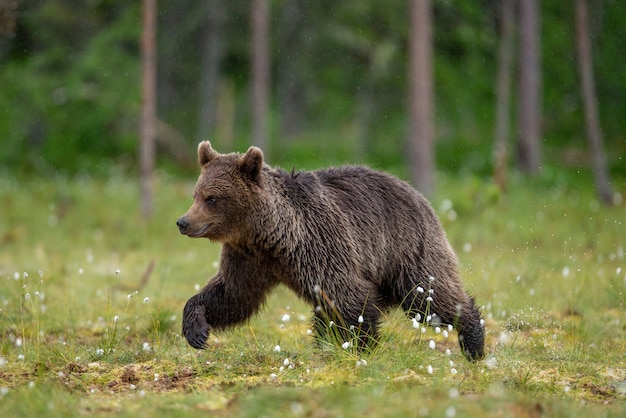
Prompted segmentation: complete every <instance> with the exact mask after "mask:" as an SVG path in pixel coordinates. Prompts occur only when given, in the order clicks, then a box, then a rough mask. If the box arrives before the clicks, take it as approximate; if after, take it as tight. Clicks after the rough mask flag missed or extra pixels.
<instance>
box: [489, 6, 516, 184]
mask: <svg viewBox="0 0 626 418" xmlns="http://www.w3.org/2000/svg"><path fill="white" fill-rule="evenodd" d="M514 14H515V0H501V2H500V20H499V23H500V27H499V29H500V30H499V32H500V40H499V46H498V77H497V84H496V131H495V140H494V152H493V158H494V161H493V177H494V180H495V182H496V184H497V185H498V187H499V188H500V191H502V192H503V191H504V190H505V189H506V166H507V159H508V151H507V149H508V146H507V144H508V142H509V126H510V123H509V118H510V102H511V78H512V67H513V65H512V64H513V38H514V32H513V25H514V20H513V17H514Z"/></svg>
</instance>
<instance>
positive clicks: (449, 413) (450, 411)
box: [446, 406, 456, 418]
mask: <svg viewBox="0 0 626 418" xmlns="http://www.w3.org/2000/svg"><path fill="white" fill-rule="evenodd" d="M454 416H456V408H455V407H453V406H449V407H448V409H446V418H452V417H454Z"/></svg>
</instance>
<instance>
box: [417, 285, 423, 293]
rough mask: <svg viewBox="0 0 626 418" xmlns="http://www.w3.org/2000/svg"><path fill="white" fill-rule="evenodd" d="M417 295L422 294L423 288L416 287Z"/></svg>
mask: <svg viewBox="0 0 626 418" xmlns="http://www.w3.org/2000/svg"><path fill="white" fill-rule="evenodd" d="M416 290H417V293H424V288H423V287H422V286H417V289H416Z"/></svg>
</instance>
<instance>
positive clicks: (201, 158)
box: [198, 141, 217, 167]
mask: <svg viewBox="0 0 626 418" xmlns="http://www.w3.org/2000/svg"><path fill="white" fill-rule="evenodd" d="M215 157H217V152H216V151H215V150H214V149H213V148H212V147H211V143H210V142H209V141H203V142H200V144H198V164H200V167H204V165H205V164H206V163H208V162H209V161H211V160H213V159H214V158H215Z"/></svg>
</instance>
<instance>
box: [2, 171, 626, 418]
mask: <svg viewBox="0 0 626 418" xmlns="http://www.w3.org/2000/svg"><path fill="white" fill-rule="evenodd" d="M570 180H571V179H570ZM572 181H576V179H573V180H572ZM533 183H534V184H527V183H525V182H524V181H522V180H520V179H516V178H513V179H512V180H511V187H510V190H509V193H508V194H507V195H505V196H503V195H500V194H499V193H498V192H497V191H496V190H495V189H494V188H493V187H492V186H491V185H490V184H489V183H487V182H484V181H480V180H476V179H460V178H456V177H454V178H449V177H446V176H443V175H440V177H439V191H438V194H437V195H436V196H435V197H434V198H433V205H434V207H435V208H436V209H437V211H438V212H439V214H440V216H441V218H442V222H443V223H444V226H445V228H446V230H447V232H448V236H449V239H450V241H451V243H452V245H453V246H454V247H455V248H456V249H457V252H458V254H459V259H460V262H461V269H462V272H463V276H464V281H465V284H466V287H467V289H468V290H469V291H470V293H472V294H473V295H474V296H475V297H476V300H477V301H478V303H479V304H480V305H482V311H483V313H484V315H485V318H486V327H487V353H488V357H487V359H486V360H484V361H481V362H479V363H477V364H470V363H468V362H466V361H465V360H464V358H463V357H462V355H461V354H460V352H459V349H458V344H457V340H456V334H455V333H454V332H453V333H451V335H450V337H449V338H444V337H443V336H442V335H441V334H436V333H435V332H434V331H433V330H431V329H428V330H426V332H425V333H422V332H421V330H419V329H414V328H413V327H412V326H411V322H410V321H408V320H407V319H406V318H405V317H404V316H403V315H402V314H401V313H400V312H397V311H394V312H391V313H390V314H389V315H387V317H386V320H385V324H384V326H383V329H382V338H381V339H382V341H381V343H380V344H379V345H378V346H377V348H376V349H374V350H373V352H371V353H368V354H364V355H362V356H361V355H359V354H358V353H357V352H355V351H353V350H351V349H349V350H343V349H341V348H339V347H323V348H319V346H318V345H317V344H316V343H315V341H314V340H313V337H311V336H309V335H308V333H307V330H308V329H309V328H310V318H309V317H310V307H308V306H306V305H305V304H303V303H302V302H300V301H299V300H297V298H296V297H295V296H294V295H293V294H291V293H290V292H289V291H288V290H287V289H285V288H279V289H278V290H277V291H276V292H275V293H274V294H273V295H272V296H271V298H270V299H269V301H268V303H267V306H266V308H265V309H264V310H263V311H262V312H261V314H260V315H258V316H257V317H255V318H254V319H252V320H251V321H250V322H249V324H246V325H244V326H242V327H239V328H235V329H233V330H232V331H229V332H223V333H219V334H214V335H211V337H210V341H209V346H208V349H207V350H205V351H196V350H193V349H191V348H190V347H189V346H188V345H187V344H186V342H185V341H184V340H183V339H182V338H181V336H180V321H181V312H182V308H183V306H184V303H185V301H186V300H187V298H188V297H190V296H192V295H193V294H194V293H195V292H196V290H195V288H196V287H197V286H202V285H203V284H204V283H205V282H206V280H207V279H208V278H209V277H211V276H212V275H213V274H214V273H215V271H216V269H217V260H218V256H219V247H218V246H217V245H214V244H212V243H210V242H209V241H206V240H191V239H188V238H185V237H182V236H180V235H179V234H178V232H177V229H176V225H175V220H176V219H177V217H178V216H179V215H181V214H182V213H183V212H184V211H185V210H186V209H187V206H188V205H189V204H190V203H191V197H190V196H191V191H192V188H193V179H190V180H189V181H181V180H179V179H175V178H169V177H168V176H166V175H165V174H163V173H161V174H160V176H159V181H158V184H157V187H156V189H157V191H158V194H157V198H156V199H157V201H156V212H155V214H154V216H153V218H151V219H150V220H145V219H142V217H141V216H140V213H139V209H138V208H139V205H138V201H137V191H138V187H137V184H136V183H134V182H132V181H130V180H128V179H125V178H123V177H122V176H119V175H112V176H111V178H110V179H109V180H107V181H101V180H92V179H89V178H82V179H78V180H74V181H71V182H70V181H66V180H65V179H63V178H59V179H55V178H50V179H45V180H42V179H37V180H34V179H31V180H25V181H22V180H20V181H18V180H16V179H12V178H10V177H7V176H3V177H2V179H0V196H1V199H0V210H1V217H0V309H1V311H0V410H2V415H3V416H7V417H8V416H43V415H45V416H63V417H66V416H76V415H92V414H96V415H116V416H133V417H134V416H156V415H159V416H161V415H165V416H188V415H189V414H190V413H203V414H208V415H213V416H314V417H318V416H320V417H322V416H346V417H349V416H364V415H365V416H457V417H465V416H481V417H484V416H494V417H506V416H522V417H536V416H550V417H554V416H556V417H558V416H563V417H569V416H597V417H602V416H624V415H625V414H626V402H625V399H626V354H625V352H626V307H625V303H626V259H625V257H624V252H625V251H626V225H624V223H625V222H626V216H625V215H626V211H625V208H624V205H623V204H622V205H619V206H616V207H611V208H607V207H603V206H601V205H599V204H598V203H597V201H596V200H595V198H594V196H593V190H592V189H591V188H590V187H589V186H580V187H579V186H577V185H576V186H574V185H575V184H577V183H572V182H567V181H564V180H563V178H561V177H559V176H557V175H556V174H554V173H552V174H551V175H544V176H543V177H542V178H540V179H537V180H535V181H534V182H533ZM578 183H581V181H579V182H578ZM573 184H574V185H573ZM622 186H623V185H622ZM622 192H623V190H622ZM151 266H152V268H151ZM285 314H289V315H290V320H289V321H287V322H283V320H282V318H283V315H285ZM431 339H433V340H434V341H436V343H437V344H436V348H435V350H431V349H430V348H429V347H428V343H429V341H430V340H431ZM276 345H280V348H281V351H280V352H276V351H275V346H276ZM447 348H448V349H450V351H451V354H450V355H446V353H445V352H444V351H445V350H446V349H447ZM362 360H365V363H363V362H362ZM429 366H430V367H431V368H432V373H429Z"/></svg>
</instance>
